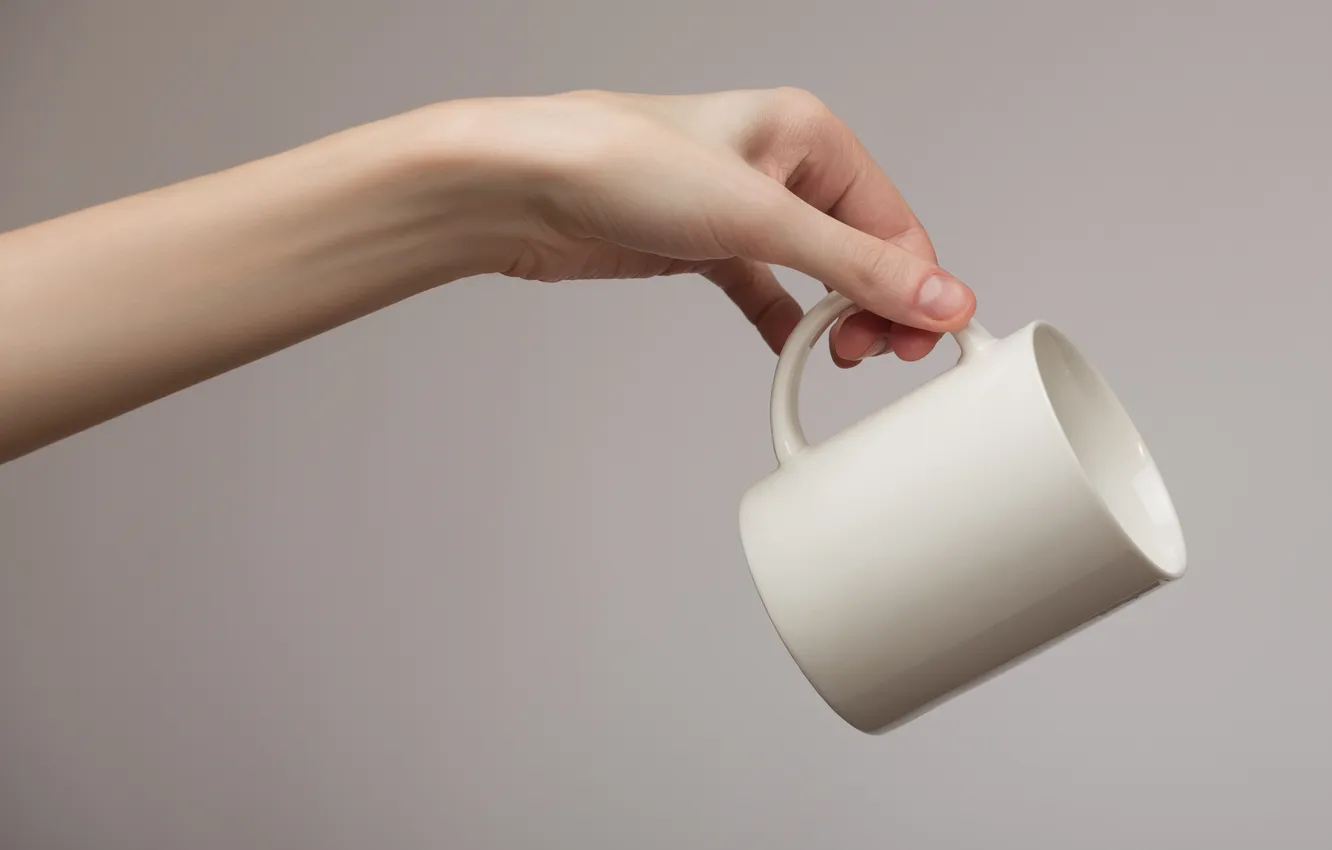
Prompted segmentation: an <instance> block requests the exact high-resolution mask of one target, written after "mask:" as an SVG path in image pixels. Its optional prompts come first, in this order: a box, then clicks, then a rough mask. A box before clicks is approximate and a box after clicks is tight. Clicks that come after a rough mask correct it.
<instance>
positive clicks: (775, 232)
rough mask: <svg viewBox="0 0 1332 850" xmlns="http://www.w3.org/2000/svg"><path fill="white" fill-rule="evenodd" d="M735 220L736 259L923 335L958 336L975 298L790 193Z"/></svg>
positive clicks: (927, 265) (940, 273)
mask: <svg viewBox="0 0 1332 850" xmlns="http://www.w3.org/2000/svg"><path fill="white" fill-rule="evenodd" d="M769 197H770V198H771V200H770V201H769V202H768V203H764V204H760V205H757V208H756V209H755V215H754V216H753V217H752V218H751V219H750V220H749V221H747V222H746V221H740V222H736V227H737V230H736V232H734V233H732V234H728V235H730V236H731V237H732V238H731V239H728V240H727V241H728V242H730V243H732V245H733V247H734V250H735V253H736V254H738V255H740V256H743V257H747V258H749V259H752V260H758V261H761V262H765V263H771V264H774V265H779V266H785V267H787V268H790V269H794V270H796V271H798V272H801V273H802V274H806V275H809V276H810V277H812V278H814V279H815V280H818V281H820V282H821V283H823V284H825V285H827V286H828V287H829V288H831V289H834V290H836V291H838V292H840V293H842V294H843V295H845V296H846V297H847V298H850V299H851V300H852V301H854V302H856V304H857V305H859V306H860V307H862V308H863V309H866V310H869V311H870V312H872V313H876V314H878V315H880V316H882V317H884V318H885V319H889V320H891V321H894V322H899V323H901V324H904V325H910V326H911V327H915V328H920V329H922V330H926V331H936V332H949V331H956V330H961V329H962V328H963V327H965V326H966V324H967V322H969V321H970V320H971V316H972V314H973V313H974V312H975V311H976V296H975V294H974V293H973V292H972V291H971V289H970V288H969V287H968V286H967V285H966V284H964V283H962V282H961V281H960V280H958V279H957V278H955V277H953V276H952V275H951V274H949V273H948V272H946V271H944V270H943V269H942V268H940V267H939V265H938V264H937V263H934V262H931V261H930V260H928V259H925V258H924V257H922V256H920V255H918V254H914V253H912V252H910V251H908V250H906V249H905V248H902V247H900V246H898V245H895V244H893V243H892V242H888V241H886V240H883V239H879V238H877V237H874V236H871V235H869V234H868V233H864V232H862V231H860V230H857V229H855V228H854V227H851V226H849V225H846V224H844V223H842V222H840V221H838V220H837V219H835V218H833V217H832V216H829V215H826V214H825V213H822V212H819V211H818V210H817V209H815V208H814V207H812V206H810V205H809V204H807V203H805V202H804V201H802V200H801V199H800V198H799V197H797V196H796V195H794V194H792V193H790V192H788V191H785V190H783V191H780V192H778V193H774V194H773V195H771V196H769Z"/></svg>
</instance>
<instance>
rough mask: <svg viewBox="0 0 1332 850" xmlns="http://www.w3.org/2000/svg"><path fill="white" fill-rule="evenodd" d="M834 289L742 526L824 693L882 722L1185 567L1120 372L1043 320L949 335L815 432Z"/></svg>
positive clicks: (804, 666)
mask: <svg viewBox="0 0 1332 850" xmlns="http://www.w3.org/2000/svg"><path fill="white" fill-rule="evenodd" d="M850 306H851V302H850V301H849V300H847V299H846V298H845V297H844V296H842V295H840V294H837V293H832V294H830V295H828V296H827V297H826V298H825V299H824V300H823V301H821V302H820V303H819V304H818V305H817V306H816V307H815V308H814V309H813V310H811V311H810V312H809V313H808V314H806V316H805V317H804V318H803V319H802V320H801V322H800V324H799V325H798V326H797V327H796V329H795V331H794V332H793V333H792V335H791V337H790V339H789V340H788V341H787V343H786V345H785V347H784V348H783V350H782V353H781V357H780V358H779V360H778V363H777V373H776V377H775V379H774V381H773V389H772V437H773V445H774V448H775V449H776V452H777V461H778V468H777V470H776V471H775V472H773V473H772V474H771V475H769V476H768V477H766V478H764V479H763V480H762V481H760V482H758V483H757V484H755V485H754V486H753V487H752V488H750V489H749V491H748V492H747V493H745V495H744V498H743V499H742V501H741V505H740V536H741V541H742V544H743V547H744V552H745V557H746V559H747V560H748V563H749V568H750V572H751V574H752V575H753V578H754V583H755V586H756V588H757V590H758V593H759V596H760V597H761V598H762V601H763V605H764V607H765V608H766V609H767V613H768V617H769V619H770V620H771V621H772V624H773V626H774V627H775V628H776V630H777V633H778V634H779V635H780V637H781V639H782V642H783V643H784V644H785V645H786V648H787V650H788V651H789V652H790V654H791V656H792V658H793V659H794V660H795V662H796V664H797V665H798V666H799V668H800V670H801V671H802V672H803V673H804V674H805V677H806V678H807V679H808V680H809V682H810V684H812V685H813V686H814V689H815V690H816V691H817V692H818V693H819V695H820V696H821V697H822V698H823V700H824V701H825V702H827V703H828V705H829V706H830V707H831V708H832V709H833V710H834V711H836V712H837V714H839V715H840V716H841V717H842V718H843V719H844V720H846V721H847V722H848V723H850V724H851V725H852V726H854V727H855V728H857V729H859V730H861V731H863V732H868V733H871V734H875V733H881V732H886V731H888V730H889V729H891V728H894V727H896V726H899V725H901V724H902V723H904V722H906V721H908V720H911V719H913V718H915V717H917V716H919V715H920V714H922V713H924V712H925V711H928V710H929V709H931V708H933V707H935V706H937V705H938V704H939V703H941V702H943V701H945V700H947V699H949V698H951V697H953V696H955V695H957V694H958V693H960V692H962V691H964V690H966V689H968V688H969V687H971V686H973V685H975V684H978V683H980V682H981V681H983V680H985V679H987V678H989V677H990V676H992V675H994V674H996V673H998V672H1000V671H1002V670H1003V669H1005V668H1007V667H1009V666H1011V665H1013V664H1015V663H1017V662H1020V661H1022V660H1023V659H1025V658H1028V657H1030V656H1031V655H1032V654H1034V653H1036V652H1037V651H1039V650H1041V649H1044V648H1046V647H1048V646H1050V645H1051V644H1053V643H1055V642H1057V641H1058V640H1059V639H1061V638H1063V637H1066V636H1068V635H1069V634H1071V633H1072V632H1074V631H1076V630H1078V629H1080V628H1082V627H1083V626H1085V625H1088V624H1089V623H1091V622H1092V621H1094V620H1097V619H1099V618H1100V617H1102V616H1103V615H1105V614H1107V613H1109V612H1110V611H1112V610H1114V609H1116V608H1118V607H1120V606H1121V605H1123V604H1125V603H1127V602H1130V601H1132V600H1134V599H1137V598H1139V597H1140V596H1142V595H1143V594H1144V593H1147V592H1148V591H1150V590H1152V589H1154V588H1157V587H1159V586H1161V585H1163V584H1165V583H1167V582H1169V581H1171V580H1173V579H1177V578H1179V577H1180V576H1181V575H1183V573H1184V569H1185V547H1184V537H1183V533H1182V531H1181V529H1180V525H1179V520H1178V518H1177V516H1176V513H1175V508H1174V506H1173V504H1172V502H1171V498H1170V496H1169V494H1168V493H1167V491H1166V487H1165V484H1164V482H1163V481H1162V480H1161V476H1160V474H1159V473H1158V471H1157V468H1156V464H1155V463H1154V462H1153V461H1152V458H1151V455H1150V454H1149V453H1148V451H1147V447H1146V446H1145V445H1144V444H1143V441H1142V438H1141V437H1140V436H1139V434H1138V431H1137V429H1136V428H1135V427H1134V425H1133V423H1132V422H1131V421H1130V420H1129V417H1128V415H1127V414H1126V413H1125V411H1124V408H1123V406H1122V405H1121V404H1120V403H1119V401H1118V400H1117V399H1116V398H1115V396H1114V394H1113V393H1112V392H1111V390H1110V388H1109V386H1107V384H1106V382H1105V381H1104V380H1103V379H1102V378H1101V376H1100V375H1099V374H1098V373H1097V372H1096V371H1095V370H1094V369H1093V368H1092V366H1091V365H1090V364H1088V362H1087V361H1086V360H1085V359H1084V358H1083V357H1082V355H1080V354H1079V353H1078V352H1077V350H1076V349H1075V348H1074V347H1073V345H1072V344H1071V343H1070V342H1069V341H1068V339H1067V338H1066V337H1065V336H1064V335H1063V334H1062V333H1060V332H1059V331H1058V330H1056V329H1055V328H1053V327H1051V326H1050V325H1049V324H1047V323H1045V322H1040V321H1038V322H1033V323H1032V324H1030V325H1027V326H1026V327H1024V328H1023V329H1021V330H1019V331H1017V332H1016V333H1014V334H1012V335H1010V336H1008V337H1004V338H1001V339H996V338H994V337H992V336H990V335H989V334H988V333H987V332H986V331H985V330H984V329H983V328H982V327H981V326H980V325H978V324H976V323H975V322H972V323H971V324H970V325H969V326H968V327H967V328H965V329H964V330H962V331H960V332H958V333H956V334H953V336H954V338H955V339H956V341H957V344H958V346H959V347H960V348H961V356H960V357H959V358H958V361H957V363H956V365H954V366H953V367H951V368H950V369H948V370H947V371H945V372H944V373H943V374H941V375H939V376H938V377H936V378H934V379H933V380H930V381H929V382H927V383H925V384H924V385H922V386H920V387H919V388H917V389H915V390H913V391H911V392H910V393H908V394H907V395H905V396H903V397H901V398H899V399H898V400H897V401H895V402H893V403H891V404H889V405H888V406H887V407H884V408H883V409H881V410H879V411H878V412H876V413H873V414H871V415H870V416H868V417H866V418H865V419H863V420H861V421H860V422H858V423H856V424H854V425H852V426H851V427H850V428H847V429H846V430H844V431H842V432H840V433H838V434H837V435H836V436H834V437H832V438H831V439H828V440H825V441H823V442H821V443H819V444H817V445H814V446H811V445H809V444H808V443H807V442H806V441H805V437H804V434H803V432H802V429H801V427H800V421H799V418H798V415H797V414H798V411H797V398H798V395H799V388H800V376H801V372H802V370H803V369H804V365H805V361H806V359H807V358H808V357H809V352H810V349H811V348H812V347H813V345H814V344H815V343H816V342H817V341H818V339H819V337H820V336H821V335H822V334H823V332H824V331H825V330H826V329H827V328H828V326H829V325H831V324H832V323H833V321H834V320H835V319H836V318H837V316H838V315H839V314H841V313H842V312H843V311H844V310H845V309H846V308H848V307H850Z"/></svg>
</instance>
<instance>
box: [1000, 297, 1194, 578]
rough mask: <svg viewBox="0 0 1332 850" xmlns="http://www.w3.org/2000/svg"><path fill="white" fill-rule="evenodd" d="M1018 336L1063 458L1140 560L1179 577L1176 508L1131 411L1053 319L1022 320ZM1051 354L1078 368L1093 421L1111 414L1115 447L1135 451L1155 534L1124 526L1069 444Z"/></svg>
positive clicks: (1181, 554) (1182, 547) (1182, 560)
mask: <svg viewBox="0 0 1332 850" xmlns="http://www.w3.org/2000/svg"><path fill="white" fill-rule="evenodd" d="M1023 336H1024V343H1025V347H1026V348H1027V350H1028V352H1029V353H1030V355H1031V357H1032V361H1033V363H1034V365H1035V367H1036V378H1037V381H1038V382H1039V383H1040V387H1041V396H1042V398H1043V399H1044V401H1045V405H1046V409H1047V411H1048V413H1049V414H1050V416H1051V418H1052V419H1053V420H1054V422H1055V425H1056V427H1057V428H1058V429H1059V433H1060V436H1061V437H1063V445H1064V449H1065V450H1066V451H1067V452H1068V455H1069V459H1070V460H1071V461H1072V462H1073V465H1074V467H1076V469H1077V473H1078V475H1079V477H1080V478H1081V480H1082V483H1083V484H1084V486H1085V487H1086V490H1087V492H1089V493H1090V494H1092V496H1093V497H1094V498H1095V499H1096V502H1097V504H1098V505H1099V506H1100V508H1101V509H1102V510H1103V511H1104V512H1105V515H1106V516H1107V517H1109V518H1110V519H1111V521H1112V523H1113V525H1114V526H1115V529H1116V531H1117V532H1118V534H1119V535H1120V537H1122V538H1123V541H1124V543H1125V544H1126V545H1127V546H1128V547H1129V548H1130V549H1131V550H1132V551H1133V552H1134V553H1135V554H1137V555H1138V557H1139V558H1141V559H1142V561H1143V562H1144V563H1146V564H1149V565H1151V567H1152V568H1153V569H1154V570H1156V572H1157V573H1158V574H1160V576H1161V578H1162V580H1163V581H1172V580H1174V579H1178V578H1180V577H1181V576H1183V575H1184V573H1185V572H1186V571H1187V569H1188V551H1187V546H1186V544H1185V540H1184V530H1183V527H1182V524H1181V523H1180V519H1179V512H1178V510H1177V508H1176V507H1175V503H1174V498H1173V497H1172V496H1171V494H1170V491H1169V488H1168V487H1167V486H1166V484H1165V481H1164V478H1163V476H1162V475H1161V472H1160V467H1159V464H1158V463H1157V462H1156V459H1155V457H1154V456H1153V455H1152V452H1151V450H1150V449H1149V447H1148V446H1147V441H1146V440H1145V439H1144V438H1143V436H1142V433H1141V431H1140V430H1139V429H1138V426H1137V424H1136V423H1135V422H1134V421H1133V417H1132V415H1131V414H1130V413H1129V412H1128V410H1127V408H1126V407H1125V405H1124V403H1123V401H1122V400H1121V399H1120V398H1119V394H1118V393H1116V392H1115V391H1114V388H1113V387H1111V386H1110V383H1109V381H1107V380H1106V378H1105V376H1104V375H1103V374H1101V372H1100V370H1099V369H1097V368H1096V366H1095V365H1094V364H1093V363H1092V362H1091V361H1090V360H1089V359H1088V358H1087V357H1086V355H1084V354H1083V353H1082V351H1081V349H1079V348H1078V347H1077V346H1076V345H1075V344H1074V343H1073V341H1072V340H1071V339H1070V338H1069V337H1068V335H1067V334H1065V333H1064V332H1063V331H1062V330H1060V329H1059V328H1058V327H1056V326H1055V325H1053V324H1051V323H1050V322H1048V321H1045V320H1043V319H1038V320H1036V321H1034V322H1032V323H1030V324H1029V325H1027V327H1026V328H1025V329H1024V332H1023ZM1042 339H1044V340H1045V341H1047V342H1049V343H1050V344H1052V345H1053V346H1054V348H1055V349H1056V351H1053V352H1052V351H1049V350H1048V349H1047V350H1045V351H1042V345H1041V342H1042ZM1056 354H1058V355H1062V356H1063V357H1064V358H1065V359H1066V360H1067V361H1071V364H1070V365H1072V366H1073V367H1074V368H1076V369H1077V370H1078V371H1079V372H1081V376H1080V377H1081V379H1082V381H1083V382H1085V383H1084V384H1083V385H1082V386H1081V387H1080V388H1081V389H1083V390H1090V391H1091V392H1092V393H1093V394H1094V398H1093V399H1092V400H1091V403H1092V404H1093V405H1095V408H1096V412H1097V415H1098V417H1099V421H1102V422H1103V421H1105V418H1107V417H1108V418H1109V419H1111V420H1113V429H1114V431H1115V433H1114V435H1113V438H1112V439H1113V440H1114V441H1115V443H1116V446H1115V447H1116V448H1120V449H1130V450H1132V451H1136V452H1137V454H1138V456H1139V458H1140V461H1141V462H1140V464H1139V473H1140V474H1144V475H1146V477H1147V483H1148V486H1149V487H1150V488H1151V490H1152V491H1153V492H1152V494H1151V495H1152V502H1153V504H1152V505H1150V506H1149V505H1147V504H1146V503H1145V500H1143V499H1142V498H1141V496H1142V494H1141V493H1140V492H1139V493H1138V494H1137V495H1138V496H1139V501H1140V502H1142V507H1143V508H1144V510H1145V511H1146V512H1147V513H1148V514H1150V515H1151V518H1152V519H1154V520H1156V527H1155V538H1156V539H1154V540H1152V541H1150V542H1148V541H1144V540H1142V539H1141V538H1142V536H1143V535H1142V534H1140V533H1134V531H1133V530H1131V529H1130V527H1129V525H1130V523H1129V522H1127V521H1126V517H1125V516H1124V511H1123V510H1122V509H1117V508H1116V506H1115V505H1113V504H1112V503H1111V499H1110V498H1109V497H1108V496H1107V494H1106V485H1107V482H1104V481H1098V480H1097V478H1096V475H1095V473H1094V472H1093V471H1091V470H1089V469H1088V459H1087V458H1086V457H1084V454H1083V452H1080V451H1079V447H1078V446H1077V445H1075V442H1076V438H1075V436H1073V435H1071V434H1070V428H1071V426H1072V423H1070V422H1069V421H1068V417H1069V416H1070V415H1071V413H1072V410H1071V409H1070V408H1071V405H1072V402H1070V403H1069V405H1070V407H1069V408H1066V407H1065V405H1064V402H1063V401H1062V400H1061V399H1060V398H1058V396H1059V395H1061V393H1060V391H1059V390H1058V389H1057V388H1056V387H1055V386H1054V378H1055V375H1054V373H1053V369H1054V368H1055V364H1054V363H1052V362H1051V359H1052V357H1054V356H1056ZM1061 414H1063V415H1061Z"/></svg>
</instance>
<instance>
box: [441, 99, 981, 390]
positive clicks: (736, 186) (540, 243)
mask: <svg viewBox="0 0 1332 850" xmlns="http://www.w3.org/2000/svg"><path fill="white" fill-rule="evenodd" d="M444 108H446V109H449V110H452V111H451V112H450V116H451V118H452V119H455V120H456V119H457V118H458V117H459V114H460V113H459V112H458V110H459V109H461V110H462V111H463V112H462V114H464V115H466V118H465V119H464V121H463V123H464V124H465V125H466V126H468V127H469V128H470V129H469V134H468V135H467V138H468V139H469V140H470V141H471V143H472V144H471V145H470V151H471V154H470V158H469V160H468V162H467V163H466V166H467V173H468V174H470V175H473V176H475V175H476V174H477V173H478V166H480V169H479V170H480V172H483V173H486V174H488V175H489V177H488V178H487V180H488V181H489V182H488V183H487V184H486V185H485V187H484V191H480V190H478V188H477V184H475V183H473V182H469V183H468V185H469V187H470V188H471V190H472V192H471V194H472V195H473V196H482V195H484V196H485V197H487V198H490V199H492V200H491V201H489V202H488V203H491V204H504V205H509V207H510V208H509V209H506V210H505V211H504V212H503V213H500V212H499V211H498V210H495V211H494V213H495V214H494V215H492V216H488V217H487V218H488V219H489V220H491V221H493V222H495V223H496V224H497V225H499V223H501V222H502V226H499V227H498V230H499V232H500V233H501V234H502V235H501V236H498V237H494V238H488V239H478V240H477V241H476V244H477V245H478V246H482V245H484V246H485V248H484V250H485V253H486V259H485V260H484V261H482V262H483V268H482V269H481V270H483V271H487V272H498V273H503V274H507V275H510V276H514V277H520V278H526V279H530V280H542V281H559V280H568V279H577V278H583V279H588V278H595V279H610V278H642V277H651V276H656V275H671V274H682V273H699V274H702V275H704V276H706V277H707V278H709V279H710V280H712V281H713V282H714V283H716V284H717V285H718V286H719V287H720V288H721V289H722V290H723V291H725V292H726V294H727V295H728V296H729V297H730V298H731V300H732V301H733V302H734V303H735V304H736V306H738V307H739V308H740V310H741V311H742V312H743V313H744V314H745V316H746V317H747V318H748V319H749V320H750V322H752V323H753V324H754V325H755V326H756V327H757V329H758V331H759V333H760V334H761V335H762V337H763V339H764V340H765V341H766V342H767V344H768V345H769V346H770V347H771V348H772V349H773V350H774V351H780V349H781V346H782V344H783V343H784V342H785V341H786V338H787V336H788V335H789V334H790V332H791V330H792V329H793V328H794V327H795V324H796V323H797V322H798V321H799V319H800V317H801V315H802V310H801V308H800V306H799V305H798V304H797V302H796V301H795V300H794V299H793V298H792V297H791V296H790V295H789V294H788V293H787V292H786V291H785V290H784V289H783V288H782V286H781V284H780V283H779V282H778V281H777V279H776V277H775V276H774V275H773V273H772V270H771V268H770V264H771V265H780V266H785V267H788V268H791V269H794V270H796V271H799V272H802V273H804V274H807V275H809V276H810V277H813V278H815V279H816V280H819V281H820V282H822V283H823V284H824V285H825V286H826V287H828V288H829V289H833V290H837V291H838V292H841V293H842V294H843V295H846V296H847V297H848V298H850V299H851V300H852V301H854V302H856V304H857V305H858V306H859V307H861V308H863V310H861V311H855V312H853V313H852V314H851V315H849V316H847V317H844V319H843V321H841V322H840V323H839V324H838V325H837V326H835V327H834V329H833V332H832V333H831V334H830V340H829V345H830V348H831V351H832V354H833V359H834V360H835V361H836V362H837V363H838V365H840V366H843V367H849V366H852V365H854V364H855V363H856V362H858V361H859V360H861V359H864V358H865V357H867V356H873V355H875V354H882V353H884V352H886V351H893V352H895V353H896V354H897V355H898V356H899V357H900V358H902V359H904V360H916V359H919V358H921V357H924V356H925V355H926V354H927V353H929V351H930V350H931V349H932V348H933V347H934V344H935V343H936V342H937V341H938V339H939V337H940V335H941V333H942V332H948V331H953V330H958V329H960V328H962V327H963V326H965V325H966V323H967V322H968V320H969V319H970V318H971V315H972V313H973V312H974V310H975V297H974V295H973V294H972V292H971V290H970V289H969V288H967V287H966V286H965V285H963V284H962V283H960V282H959V281H957V280H956V279H955V278H954V277H952V276H951V275H949V274H948V273H947V272H945V271H944V270H943V269H942V268H940V267H939V265H938V263H937V261H936V257H935V254H934V248H933V246H932V245H931V243H930V239H929V236H928V235H927V234H926V232H925V229H924V227H922V226H921V223H920V222H919V221H918V220H917V219H916V216H915V215H914V214H913V213H912V211H911V209H910V207H909V206H908V205H907V203H906V201H905V200H903V198H902V196H901V194H900V193H899V192H898V191H897V189H896V188H895V187H894V186H893V184H892V182H891V181H890V180H889V179H888V177H887V176H886V175H885V174H884V173H883V171H882V170H881V169H880V168H879V166H878V165H877V164H876V163H875V162H874V160H873V159H872V158H871V157H870V155H869V154H868V153H867V152H866V151H865V149H864V147H863V146H862V145H861V143H860V142H859V141H858V140H857V139H856V137H855V135H854V134H853V133H852V132H851V130H850V129H849V128H848V127H847V126H846V125H845V124H844V123H843V122H842V121H840V120H839V119H838V118H837V117H836V116H835V115H833V114H832V112H831V111H829V110H828V109H827V107H825V106H824V105H823V104H822V103H821V102H820V101H819V100H818V99H817V98H815V97H814V96H813V95H811V94H809V93H808V92H804V91H801V90H798V89H785V88H783V89H772V90H759V91H729V92H719V93H712V94H702V95H675V96H657V95H632V94H619V93H611V92H571V93H567V94H561V95H554V96H547V97H535V98H496V99H483V100H472V101H461V102H452V103H450V104H446V105H444ZM455 126H456V125H455ZM455 141H456V139H455ZM463 147H464V149H468V148H469V146H468V145H466V144H465V145H464V146H463ZM451 150H453V151H454V152H455V153H456V152H457V150H458V148H456V147H453V148H451ZM515 206H516V207H517V209H516V210H515V209H514V208H513V207H515ZM490 235H491V236H494V234H493V233H492V234H490Z"/></svg>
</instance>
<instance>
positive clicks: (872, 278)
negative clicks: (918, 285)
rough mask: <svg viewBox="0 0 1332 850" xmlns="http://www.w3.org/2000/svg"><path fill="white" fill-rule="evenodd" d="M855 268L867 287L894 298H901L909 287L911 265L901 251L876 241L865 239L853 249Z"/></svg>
mask: <svg viewBox="0 0 1332 850" xmlns="http://www.w3.org/2000/svg"><path fill="white" fill-rule="evenodd" d="M853 251H854V256H856V259H857V264H856V267H857V268H858V269H860V270H861V274H862V277H863V279H864V282H865V284H866V285H867V286H869V287H871V288H873V289H876V290H879V291H883V290H884V289H887V290H888V291H890V292H891V293H892V294H893V295H894V296H901V295H902V294H904V293H905V292H906V290H907V289H908V288H909V286H910V281H909V277H910V275H911V263H910V261H909V260H908V259H907V257H906V255H905V253H904V252H902V251H895V250H892V249H891V248H889V247H888V246H887V245H884V244H881V243H879V242H878V240H874V239H867V240H864V241H863V242H861V243H860V245H859V246H858V247H856V248H854V249H853Z"/></svg>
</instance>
